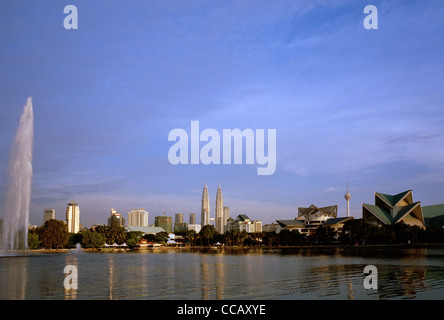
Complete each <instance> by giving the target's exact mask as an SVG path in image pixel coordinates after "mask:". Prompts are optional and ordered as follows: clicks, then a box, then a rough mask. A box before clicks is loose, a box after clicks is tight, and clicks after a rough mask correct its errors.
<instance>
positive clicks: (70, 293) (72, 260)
mask: <svg viewBox="0 0 444 320" xmlns="http://www.w3.org/2000/svg"><path fill="white" fill-rule="evenodd" d="M65 258H66V259H65V265H66V266H74V267H75V268H76V269H77V275H76V276H77V277H78V270H79V259H78V257H77V256H76V255H73V254H67V255H66V256H65ZM69 276H73V275H72V274H71V275H68V274H65V277H69ZM63 288H64V289H65V300H75V299H76V298H77V289H78V287H77V288H69V287H68V288H66V286H65V285H64V286H63Z"/></svg>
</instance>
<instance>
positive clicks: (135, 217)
mask: <svg viewBox="0 0 444 320" xmlns="http://www.w3.org/2000/svg"><path fill="white" fill-rule="evenodd" d="M128 225H129V226H137V227H148V211H146V210H145V208H140V209H131V211H130V212H128Z"/></svg>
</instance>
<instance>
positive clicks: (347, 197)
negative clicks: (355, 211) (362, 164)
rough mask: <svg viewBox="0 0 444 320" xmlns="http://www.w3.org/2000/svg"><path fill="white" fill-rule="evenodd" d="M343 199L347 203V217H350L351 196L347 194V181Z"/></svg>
mask: <svg viewBox="0 0 444 320" xmlns="http://www.w3.org/2000/svg"><path fill="white" fill-rule="evenodd" d="M344 198H345V200H346V201H347V217H350V198H351V194H350V193H349V192H348V181H347V193H346V194H345V196H344Z"/></svg>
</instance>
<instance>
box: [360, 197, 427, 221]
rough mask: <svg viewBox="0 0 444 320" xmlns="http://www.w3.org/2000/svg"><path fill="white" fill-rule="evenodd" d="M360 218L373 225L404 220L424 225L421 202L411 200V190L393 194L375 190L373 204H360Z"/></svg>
mask: <svg viewBox="0 0 444 320" xmlns="http://www.w3.org/2000/svg"><path fill="white" fill-rule="evenodd" d="M362 218H363V219H364V220H365V221H366V222H368V223H370V224H374V225H382V224H389V225H390V224H395V223H399V222H401V221H402V222H404V223H406V224H408V225H417V226H420V227H422V228H424V227H425V219H424V213H423V210H422V207H421V202H420V201H417V202H414V201H413V195H412V190H407V191H404V192H401V193H398V194H395V195H390V194H385V193H380V192H375V204H374V205H371V204H366V203H363V204H362Z"/></svg>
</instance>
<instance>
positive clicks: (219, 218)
mask: <svg viewBox="0 0 444 320" xmlns="http://www.w3.org/2000/svg"><path fill="white" fill-rule="evenodd" d="M224 227H225V221H224V199H223V198H222V188H221V187H220V183H219V187H218V188H217V193H216V231H217V232H219V233H224V229H225V228H224Z"/></svg>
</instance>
